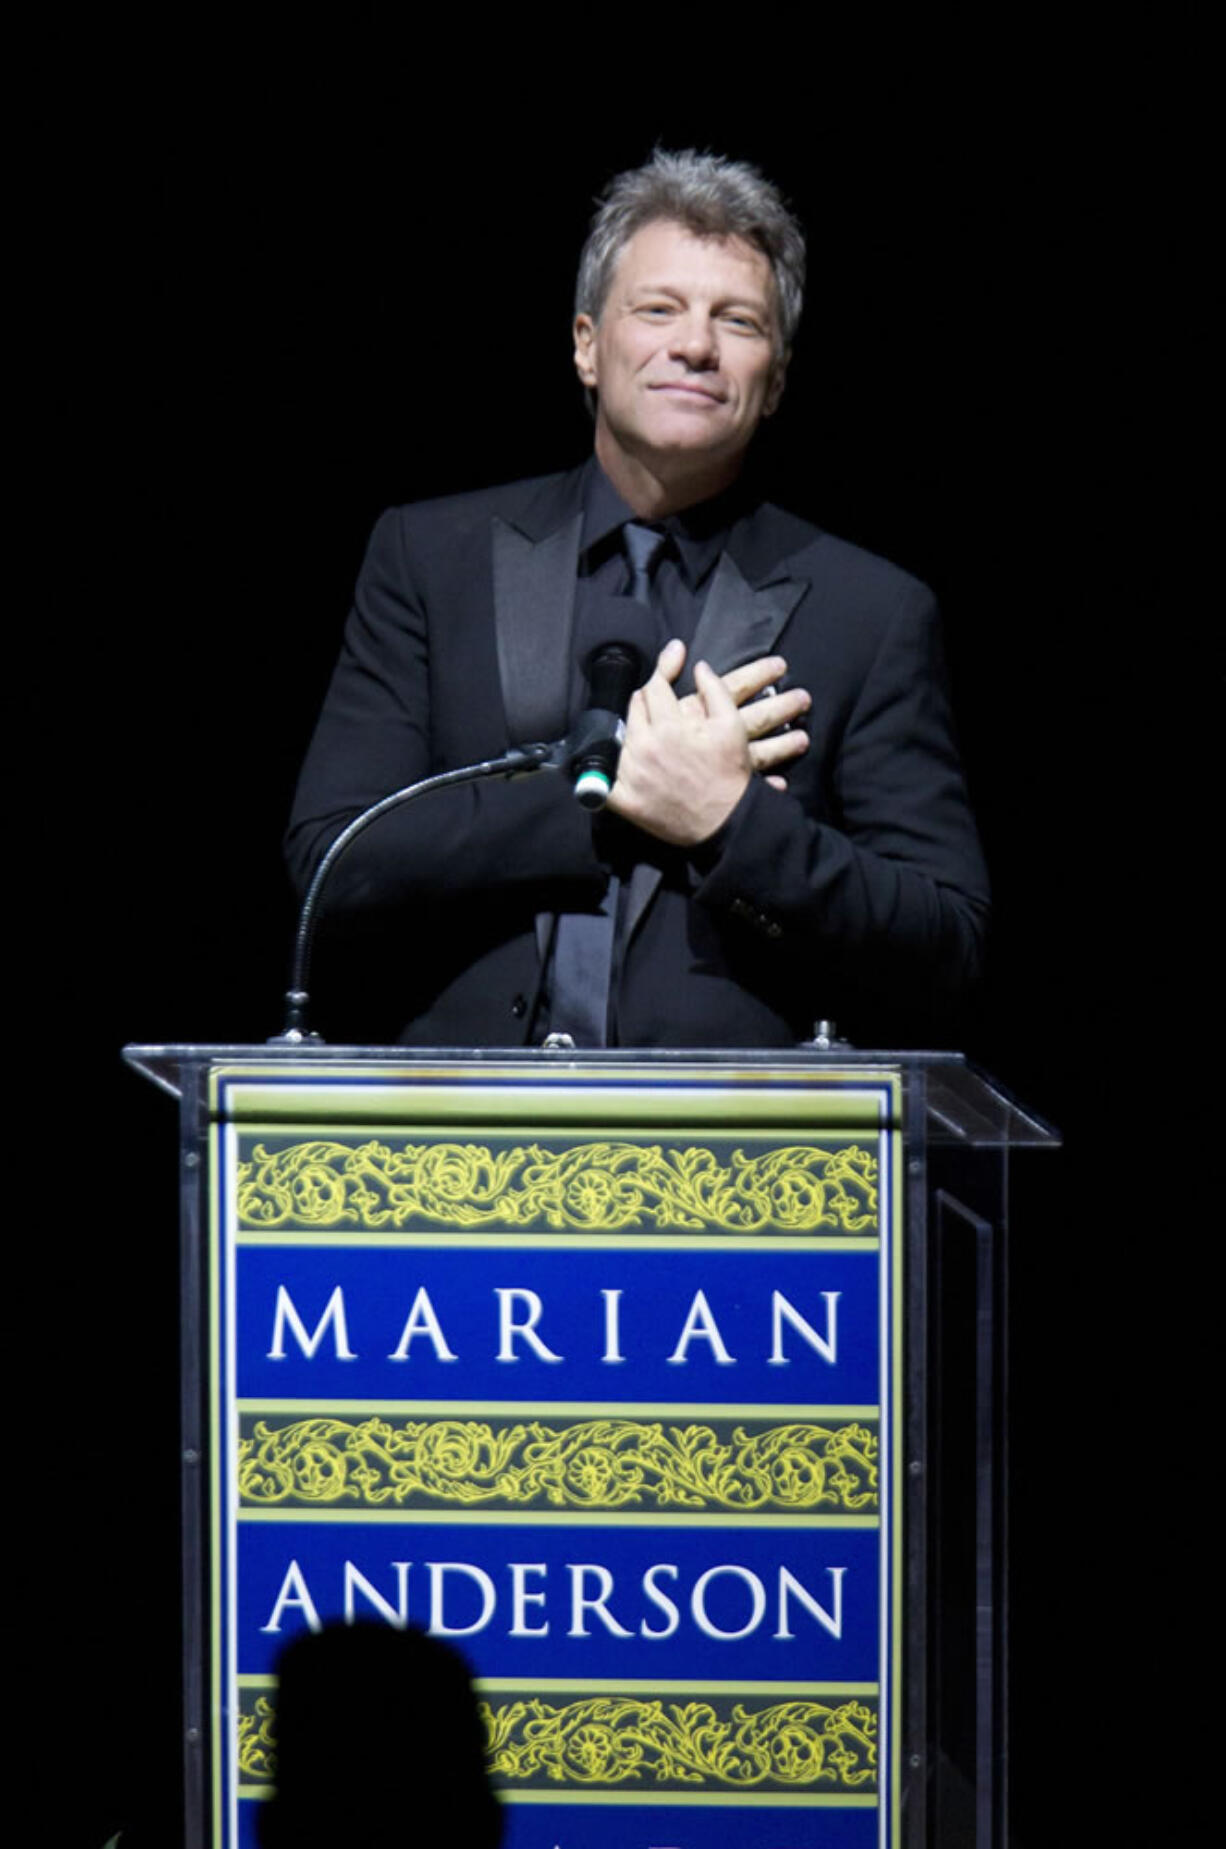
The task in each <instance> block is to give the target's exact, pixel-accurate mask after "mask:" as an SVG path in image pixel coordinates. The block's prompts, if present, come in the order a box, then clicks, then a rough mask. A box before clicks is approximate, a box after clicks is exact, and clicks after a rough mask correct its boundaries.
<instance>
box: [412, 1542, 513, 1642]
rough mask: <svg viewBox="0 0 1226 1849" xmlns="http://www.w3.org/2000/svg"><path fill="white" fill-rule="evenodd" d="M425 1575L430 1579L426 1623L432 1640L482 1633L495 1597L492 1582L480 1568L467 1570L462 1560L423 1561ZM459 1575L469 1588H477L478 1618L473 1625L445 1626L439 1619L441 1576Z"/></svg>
mask: <svg viewBox="0 0 1226 1849" xmlns="http://www.w3.org/2000/svg"><path fill="white" fill-rule="evenodd" d="M426 1571H427V1573H428V1574H429V1575H430V1623H429V1626H428V1629H429V1631H430V1633H431V1635H432V1636H434V1637H471V1636H473V1634H474V1632H476V1631H483V1630H484V1629H485V1627H486V1625H487V1624H488V1623H489V1621H490V1619H491V1618H492V1617H493V1615H494V1606H495V1605H496V1604H497V1594H496V1593H495V1591H494V1582H493V1580H492V1579H491V1578H490V1576H489V1574H488V1573H486V1572H485V1571H484V1570H483V1569H482V1568H481V1567H474V1566H469V1565H467V1563H466V1562H465V1561H463V1560H427V1562H426ZM447 1573H463V1574H464V1575H465V1576H466V1577H467V1578H468V1579H471V1580H472V1582H473V1584H474V1585H476V1586H479V1587H480V1588H481V1616H480V1617H479V1618H478V1619H477V1621H476V1623H475V1624H448V1623H447V1622H446V1621H445V1619H444V1617H443V1593H444V1588H445V1586H446V1579H445V1577H444V1575H446V1574H447Z"/></svg>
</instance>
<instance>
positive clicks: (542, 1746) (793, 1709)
mask: <svg viewBox="0 0 1226 1849" xmlns="http://www.w3.org/2000/svg"><path fill="white" fill-rule="evenodd" d="M479 1708H480V1713H481V1719H482V1721H483V1722H484V1724H485V1730H486V1743H487V1744H486V1757H487V1764H488V1766H489V1769H490V1772H491V1773H492V1774H493V1775H494V1777H495V1778H496V1779H497V1780H498V1782H499V1783H501V1784H502V1785H504V1786H506V1787H510V1788H512V1789H513V1788H514V1787H515V1786H516V1785H517V1784H519V1785H535V1786H537V1787H538V1788H540V1787H544V1788H545V1789H549V1788H550V1787H551V1786H553V1787H557V1786H559V1785H577V1786H587V1787H588V1788H589V1789H590V1788H592V1787H594V1786H596V1787H605V1788H610V1787H612V1786H616V1785H626V1784H632V1783H637V1784H639V1785H640V1787H641V1786H642V1785H643V1784H648V1785H650V1784H654V1785H657V1786H659V1785H674V1786H677V1785H680V1786H683V1787H684V1788H685V1789H687V1790H695V1789H698V1790H706V1791H719V1790H723V1791H750V1790H754V1789H755V1788H758V1787H761V1786H768V1785H769V1786H775V1787H783V1788H785V1789H788V1790H793V1791H804V1790H822V1791H833V1792H841V1793H851V1792H857V1791H870V1792H871V1791H874V1790H875V1789H876V1785H877V1716H876V1713H875V1711H874V1709H873V1708H872V1707H871V1706H869V1705H868V1704H866V1703H865V1702H862V1701H853V1700H848V1701H842V1702H838V1703H826V1702H820V1701H812V1700H800V1699H797V1700H791V1701H777V1702H773V1703H770V1704H769V1705H766V1706H763V1707H760V1708H755V1707H753V1706H752V1705H751V1704H749V1703H747V1702H743V1701H731V1700H725V1701H722V1702H719V1703H718V1705H717V1704H716V1703H714V1702H705V1701H690V1702H684V1703H678V1702H663V1701H660V1700H645V1699H641V1698H636V1697H633V1696H609V1695H605V1696H594V1697H586V1698H584V1699H582V1700H578V1701H571V1702H565V1703H562V1704H559V1705H556V1706H555V1705H554V1704H552V1703H549V1702H543V1701H537V1700H533V1701H522V1700H510V1701H504V1702H501V1703H497V1702H494V1701H489V1700H486V1701H482V1702H481V1703H480V1704H479ZM276 1718H277V1717H276V1708H275V1703H274V1700H273V1699H271V1698H270V1697H268V1696H266V1695H261V1696H259V1697H258V1698H257V1700H256V1703H255V1711H254V1713H251V1712H248V1713H245V1714H240V1715H239V1717H238V1768H239V1772H240V1773H241V1775H242V1776H243V1778H244V1779H245V1780H246V1781H248V1782H250V1783H253V1784H267V1783H270V1782H271V1781H272V1780H273V1779H274V1778H275V1777H276V1772H277V1742H276V1732H275V1730H276Z"/></svg>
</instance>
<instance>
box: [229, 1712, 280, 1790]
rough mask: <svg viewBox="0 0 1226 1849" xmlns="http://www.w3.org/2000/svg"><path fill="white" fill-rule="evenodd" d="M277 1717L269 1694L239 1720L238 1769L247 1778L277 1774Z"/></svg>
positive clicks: (241, 1715)
mask: <svg viewBox="0 0 1226 1849" xmlns="http://www.w3.org/2000/svg"><path fill="white" fill-rule="evenodd" d="M276 1722H277V1714H276V1709H275V1708H274V1706H273V1704H272V1702H271V1701H270V1700H269V1698H268V1696H267V1695H259V1696H257V1697H256V1703H255V1712H254V1713H247V1714H240V1715H239V1717H238V1769H239V1771H240V1772H241V1773H242V1775H243V1777H244V1778H249V1779H265V1778H274V1777H275V1776H276V1771H277V1742H276V1737H275V1734H274V1728H275V1727H276Z"/></svg>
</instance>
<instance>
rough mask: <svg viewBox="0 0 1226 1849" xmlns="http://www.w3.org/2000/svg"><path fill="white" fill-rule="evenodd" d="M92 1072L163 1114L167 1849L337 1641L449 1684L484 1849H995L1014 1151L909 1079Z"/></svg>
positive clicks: (665, 1061)
mask: <svg viewBox="0 0 1226 1849" xmlns="http://www.w3.org/2000/svg"><path fill="white" fill-rule="evenodd" d="M125 1057H126V1058H127V1059H128V1061H129V1063H130V1064H132V1065H133V1066H134V1067H136V1069H137V1070H139V1071H140V1072H142V1073H143V1074H145V1075H146V1076H147V1077H149V1078H150V1079H152V1080H153V1081H154V1082H155V1083H156V1084H157V1085H159V1086H161V1087H162V1088H163V1089H164V1090H166V1091H167V1092H170V1093H171V1094H172V1095H174V1096H175V1097H176V1098H177V1099H178V1100H179V1102H180V1132H179V1134H180V1149H181V1158H182V1181H181V1221H180V1240H181V1258H182V1304H181V1310H182V1352H183V1379H182V1418H183V1509H184V1533H185V1536H186V1544H185V1559H184V1659H183V1660H184V1675H185V1716H186V1726H185V1734H186V1745H185V1765H186V1780H185V1784H186V1809H187V1816H186V1823H185V1841H186V1842H187V1843H188V1844H189V1845H191V1846H192V1849H194V1846H195V1845H204V1844H206V1843H207V1844H210V1845H224V1846H225V1849H237V1846H238V1845H239V1844H243V1845H247V1844H251V1843H253V1842H254V1826H253V1818H254V1815H255V1810H256V1808H257V1807H258V1805H259V1803H260V1801H261V1798H262V1797H263V1796H264V1795H266V1793H267V1791H268V1790H269V1789H270V1787H271V1785H272V1784H273V1783H274V1782H275V1753H276V1686H275V1671H274V1662H275V1653H276V1649H277V1648H278V1647H279V1645H280V1643H281V1642H283V1641H285V1640H286V1639H287V1638H288V1636H289V1635H291V1634H292V1633H293V1631H294V1630H295V1629H300V1628H302V1627H303V1626H311V1627H314V1626H317V1625H318V1624H321V1623H324V1622H327V1621H328V1620H330V1619H344V1618H345V1617H349V1618H354V1617H362V1618H375V1619H377V1620H382V1621H385V1622H389V1623H403V1622H409V1623H420V1624H423V1625H428V1626H429V1628H432V1629H435V1630H436V1631H438V1632H440V1633H441V1634H443V1635H445V1636H448V1637H450V1638H454V1639H455V1641H456V1642H457V1644H458V1646H459V1647H460V1648H461V1649H462V1650H463V1652H464V1653H465V1654H466V1656H467V1657H468V1658H469V1660H470V1662H471V1663H472V1665H473V1668H474V1673H475V1676H476V1678H477V1682H478V1691H479V1694H480V1696H481V1698H482V1702H483V1713H484V1715H485V1718H486V1723H487V1728H488V1731H489V1738H490V1763H491V1768H492V1771H493V1774H494V1778H495V1782H496V1784H497V1786H498V1787H499V1790H500V1795H501V1796H502V1798H503V1801H504V1803H505V1805H506V1807H507V1812H508V1828H507V1837H506V1840H507V1843H508V1845H509V1849H553V1845H554V1844H560V1845H563V1846H564V1849H571V1846H574V1845H578V1844H582V1845H583V1846H584V1849H614V1845H616V1849H640V1846H641V1849H649V1846H655V1845H668V1846H669V1849H699V1845H701V1846H702V1849H725V1845H728V1846H730V1845H732V1844H733V1843H735V1844H737V1845H738V1849H747V1846H748V1849H752V1846H754V1845H759V1844H760V1845H763V1849H769V1846H771V1845H786V1849H806V1846H807V1845H810V1844H812V1845H817V1844H819V1843H820V1844H821V1845H823V1849H831V1846H834V1849H863V1846H866V1845H868V1844H870V1843H871V1844H876V1845H882V1846H885V1845H891V1846H892V1845H899V1846H900V1849H920V1846H921V1845H933V1846H934V1849H935V1846H940V1849H945V1845H948V1844H952V1843H960V1842H964V1841H965V1842H973V1843H974V1844H975V1845H976V1849H996V1846H997V1845H1000V1844H1003V1842H1004V1840H1005V1831H1006V1825H1005V1818H1006V1801H1007V1789H1006V1787H1007V1777H1006V1767H1007V1760H1006V1754H1005V1741H1006V1734H1007V1667H1008V1666H1007V1606H1006V1585H1007V1565H1008V1531H1007V1510H1006V1496H1005V1485H1006V1472H1007V1457H1006V1419H1007V1354H1006V1341H1005V1337H1006V1327H1007V1314H1006V1311H1007V1305H1006V1285H1007V1275H1008V1236H1009V1234H1008V1225H1009V1222H1008V1199H1009V1175H1010V1161H1011V1156H1012V1153H1013V1152H1014V1151H1015V1150H1029V1149H1033V1148H1039V1147H1043V1146H1052V1145H1053V1144H1055V1143H1056V1141H1057V1140H1058V1139H1057V1137H1056V1136H1055V1133H1054V1132H1053V1131H1052V1130H1051V1129H1050V1128H1049V1127H1048V1126H1047V1125H1045V1124H1044V1123H1042V1122H1041V1121H1040V1120H1038V1119H1037V1118H1036V1117H1035V1116H1034V1115H1033V1114H1031V1113H1029V1112H1027V1111H1026V1110H1025V1109H1024V1108H1023V1107H1021V1106H1020V1105H1019V1104H1018V1103H1017V1102H1016V1101H1014V1100H1013V1099H1011V1098H1010V1097H1009V1096H1008V1095H1007V1094H1006V1093H1005V1091H1004V1090H1003V1089H1002V1088H1001V1087H1000V1086H998V1085H997V1084H996V1083H995V1082H994V1081H993V1080H991V1079H989V1078H988V1077H986V1076H985V1075H984V1074H982V1073H980V1072H977V1071H975V1070H974V1069H973V1068H972V1067H971V1066H969V1065H968V1064H967V1063H966V1062H965V1061H964V1060H963V1059H962V1058H961V1057H960V1056H958V1055H956V1054H945V1053H931V1054H925V1053H905V1054H893V1053H879V1052H851V1051H850V1050H847V1049H843V1048H838V1047H835V1048H833V1049H831V1050H827V1051H817V1050H810V1049H807V1048H800V1049H797V1050H796V1051H795V1052H786V1053H781V1052H771V1053H761V1054H758V1053H746V1052H735V1053H728V1054H685V1053H652V1054H647V1053H641V1052H633V1051H619V1052H600V1053H592V1054H583V1053H576V1052H573V1051H566V1052H557V1051H553V1050H541V1049H534V1050H532V1051H528V1052H524V1051H522V1050H521V1051H514V1052H499V1051H482V1052H480V1053H473V1054H457V1053H455V1052H451V1051H446V1052H444V1051H437V1052H435V1051H412V1052H408V1051H405V1050H402V1049H368V1048H353V1047H323V1046H319V1047H315V1046H310V1045H303V1046H299V1047H285V1046H280V1045H277V1046H270V1047H244V1046H227V1047H206V1046H177V1047H176V1046H167V1047H153V1046H143V1047H129V1048H128V1049H126V1054H125ZM353 1743H354V1741H353V1736H352V1735H351V1737H350V1739H349V1742H348V1750H350V1751H352V1749H353Z"/></svg>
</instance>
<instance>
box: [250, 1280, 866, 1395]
mask: <svg viewBox="0 0 1226 1849" xmlns="http://www.w3.org/2000/svg"><path fill="white" fill-rule="evenodd" d="M236 1263H237V1267H238V1341H237V1359H238V1393H239V1397H240V1398H243V1399H252V1400H264V1399H282V1400H285V1399H365V1400H383V1401H387V1400H407V1399H414V1400H448V1399H462V1400H476V1401H482V1402H487V1401H493V1402H496V1401H498V1400H507V1399H510V1400H531V1401H533V1402H534V1403H540V1404H545V1403H548V1402H550V1401H557V1400H570V1401H590V1402H593V1403H596V1404H600V1403H605V1404H609V1403H616V1402H625V1401H637V1402H640V1403H642V1402H663V1403H677V1402H690V1403H694V1404H720V1403H723V1404H748V1403H766V1404H769V1403H771V1402H775V1403H792V1404H812V1405H832V1404H840V1405H853V1404H861V1403H864V1404H870V1403H872V1404H875V1403H876V1402H877V1400H878V1398H879V1394H880V1371H879V1369H880V1363H879V1328H878V1317H879V1299H878V1266H879V1257H878V1254H877V1252H876V1251H875V1250H874V1249H871V1248H870V1249H869V1250H868V1251H863V1252H860V1251H852V1252H846V1251H844V1252H828V1251H813V1250H808V1251H806V1250H803V1249H799V1250H794V1251H784V1252H778V1251H773V1252H755V1251H733V1252H729V1251H711V1250H710V1249H699V1250H692V1249H687V1248H686V1246H685V1245H684V1243H679V1245H678V1247H677V1248H675V1249H674V1250H672V1251H666V1252H661V1251H643V1250H624V1249H622V1250H617V1249H612V1250H608V1249H606V1250H601V1251H590V1250H573V1249H569V1250H568V1249H559V1250H556V1251H539V1250H530V1251H524V1250H514V1249H506V1248H502V1249H498V1250H495V1251H485V1250H474V1249H472V1248H471V1247H461V1248H458V1249H457V1248H446V1247H438V1246H433V1247H431V1246H419V1245H417V1244H416V1243H414V1245H413V1246H411V1247H410V1248H408V1249H405V1248H399V1247H396V1248H392V1249H386V1248H385V1249H378V1248H376V1249H371V1248H369V1247H362V1248H354V1247H350V1248H349V1249H347V1250H338V1249H336V1248H325V1249H323V1250H320V1249H319V1248H318V1247H294V1246H288V1247H268V1246H242V1247H240V1248H239V1251H238V1253H237V1255H236ZM308 1351H312V1352H308Z"/></svg>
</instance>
